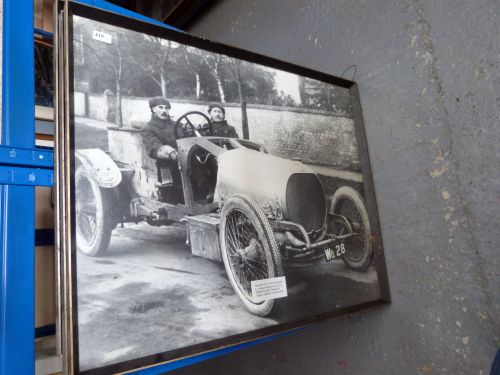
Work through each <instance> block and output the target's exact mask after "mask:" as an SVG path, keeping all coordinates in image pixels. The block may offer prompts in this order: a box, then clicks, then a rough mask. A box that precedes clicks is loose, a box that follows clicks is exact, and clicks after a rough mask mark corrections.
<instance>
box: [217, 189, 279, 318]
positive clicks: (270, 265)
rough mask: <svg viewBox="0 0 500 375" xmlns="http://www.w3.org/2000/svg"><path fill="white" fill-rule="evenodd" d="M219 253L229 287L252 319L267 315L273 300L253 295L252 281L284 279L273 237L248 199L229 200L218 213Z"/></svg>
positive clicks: (257, 209) (264, 220)
mask: <svg viewBox="0 0 500 375" xmlns="http://www.w3.org/2000/svg"><path fill="white" fill-rule="evenodd" d="M220 229H221V235H220V237H221V248H222V249H221V250H222V259H223V261H224V267H225V268H226V272H227V275H228V278H229V281H230V282H231V285H232V287H233V289H234V291H235V292H236V294H238V297H239V298H240V300H241V301H242V302H243V304H244V305H245V307H246V308H247V309H248V310H249V311H250V312H251V313H252V314H255V315H259V316H266V315H268V314H269V313H270V312H271V310H272V308H273V306H274V300H273V299H268V300H265V301H262V300H258V299H256V298H255V297H254V296H253V295H252V288H251V284H252V281H256V280H262V279H269V278H273V277H279V276H282V275H283V267H282V264H281V255H280V251H279V247H278V245H277V243H276V239H275V238H274V233H273V231H272V229H271V226H270V225H269V221H268V220H267V218H266V216H265V215H264V212H263V211H262V209H261V208H260V207H259V206H258V204H257V203H255V202H254V201H253V200H252V199H251V198H250V197H248V196H245V195H235V196H233V197H231V198H229V199H228V200H227V201H226V202H225V203H224V206H223V208H222V212H221V225H220Z"/></svg>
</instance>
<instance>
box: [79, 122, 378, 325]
mask: <svg viewBox="0 0 500 375" xmlns="http://www.w3.org/2000/svg"><path fill="white" fill-rule="evenodd" d="M193 115H202V116H204V115H203V114H202V113H199V112H198V113H196V112H194V113H193V112H191V113H188V114H186V115H184V116H181V117H180V118H179V120H178V121H177V122H176V125H175V127H176V130H178V129H179V128H188V130H189V129H190V130H191V133H192V134H194V135H195V136H194V137H188V138H182V139H178V140H177V145H178V154H179V158H178V165H179V170H180V173H181V178H182V186H175V185H174V184H173V183H172V182H171V178H169V176H168V173H169V172H168V170H167V171H165V170H162V168H159V167H158V166H157V165H156V163H155V160H153V159H151V158H150V157H149V156H148V155H147V154H146V152H145V150H144V146H143V143H142V137H141V133H140V130H138V129H134V128H108V145H109V153H105V152H104V151H102V150H100V149H80V150H77V151H76V152H75V156H76V158H75V168H76V169H75V209H76V229H75V230H76V240H77V241H76V242H77V248H78V250H79V251H80V252H82V253H84V254H86V255H89V256H99V255H102V254H104V252H105V251H106V250H107V248H108V245H109V242H110V238H111V234H112V231H113V230H114V228H115V227H116V226H117V224H120V223H125V222H133V223H138V222H141V221H146V222H147V223H149V224H151V225H155V226H161V225H172V224H183V225H186V226H187V242H188V244H189V245H190V248H191V252H192V253H193V254H194V255H198V256H201V257H204V258H208V259H212V260H216V261H219V262H223V263H224V267H225V269H226V272H227V276H228V278H229V280H230V282H231V285H232V287H233V289H234V291H235V292H236V293H237V295H238V296H239V298H240V299H241V301H242V303H243V304H244V305H245V306H246V308H247V309H248V310H249V311H250V312H251V313H253V314H255V315H260V316H266V315H268V314H269V313H270V312H271V310H272V308H273V305H274V300H273V299H267V300H262V299H261V298H255V297H254V296H253V294H252V288H251V285H252V282H254V281H257V280H264V279H272V278H275V277H279V276H284V270H286V269H287V267H290V266H304V265H313V264H316V263H318V262H324V261H327V262H328V261H331V260H334V259H338V258H341V259H342V260H343V261H344V262H345V264H346V265H347V266H348V267H349V268H351V269H354V270H358V271H365V270H367V268H368V267H369V266H370V264H371V262H372V259H373V249H372V245H371V238H370V237H371V229H370V222H369V218H368V214H367V212H366V208H365V204H364V201H363V198H362V197H361V195H360V194H359V193H358V192H357V191H356V190H354V189H353V188H351V187H348V186H343V187H340V188H338V189H337V190H336V191H335V193H334V195H333V198H332V199H331V203H330V204H327V197H326V195H325V191H324V188H323V185H322V183H321V180H320V178H319V177H318V175H317V174H316V173H314V172H313V170H312V169H311V168H310V167H308V166H306V165H305V164H303V163H301V162H300V161H293V160H288V159H283V158H280V157H277V156H273V155H271V154H268V153H267V151H266V150H265V148H264V147H263V146H261V145H259V144H257V143H254V142H251V141H248V140H243V139H234V138H221V137H203V136H201V135H200V134H199V133H198V132H197V130H196V127H195V126H194V125H193V121H191V120H190V117H191V116H193ZM204 117H206V116H204ZM206 120H207V122H208V119H206ZM166 174H167V175H166Z"/></svg>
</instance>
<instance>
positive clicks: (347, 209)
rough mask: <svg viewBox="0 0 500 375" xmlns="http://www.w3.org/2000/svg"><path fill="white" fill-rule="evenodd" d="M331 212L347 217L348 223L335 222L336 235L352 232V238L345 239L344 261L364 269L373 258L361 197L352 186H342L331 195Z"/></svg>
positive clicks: (369, 231) (369, 228) (351, 266)
mask: <svg viewBox="0 0 500 375" xmlns="http://www.w3.org/2000/svg"><path fill="white" fill-rule="evenodd" d="M331 212H332V213H334V214H337V215H341V216H343V217H344V218H346V219H347V223H346V224H348V225H337V223H335V224H336V225H335V228H336V229H335V230H336V233H335V234H336V235H344V234H347V233H349V232H351V231H352V232H353V233H354V236H353V237H352V238H350V239H348V240H345V245H346V252H345V254H344V255H343V256H342V259H343V261H344V263H345V264H346V265H347V266H348V267H349V268H352V269H354V270H356V271H366V269H368V267H369V266H370V264H371V262H372V260H373V248H372V243H371V227H370V220H369V218H368V213H367V212H366V207H365V203H364V201H363V198H362V197H361V195H360V194H359V193H358V192H357V191H356V190H354V189H353V188H351V187H349V186H343V187H341V188H340V189H338V190H337V191H336V192H335V194H334V196H333V199H332V204H331Z"/></svg>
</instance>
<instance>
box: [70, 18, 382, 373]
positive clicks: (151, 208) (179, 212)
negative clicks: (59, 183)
mask: <svg viewBox="0 0 500 375" xmlns="http://www.w3.org/2000/svg"><path fill="white" fill-rule="evenodd" d="M70 25H71V30H70V36H71V38H70V40H69V51H70V53H69V64H70V69H69V72H70V73H69V80H70V87H71V90H70V92H69V93H66V94H67V97H68V98H69V109H68V110H69V112H68V113H69V123H67V124H66V125H65V126H67V129H69V132H68V133H69V134H70V135H71V145H70V146H69V147H68V148H67V153H68V158H69V159H71V160H72V162H71V167H70V168H69V173H68V177H67V178H68V182H69V186H70V192H71V199H70V201H68V204H70V202H71V205H72V209H71V212H72V214H73V215H74V217H73V221H72V223H73V224H72V226H71V228H70V230H71V235H72V236H73V238H74V241H73V244H72V248H71V249H68V251H71V252H72V253H73V254H74V262H75V263H74V265H75V267H74V268H73V269H71V270H70V273H71V275H70V277H71V278H72V280H73V283H72V285H73V286H72V288H73V290H72V292H73V293H74V296H75V297H74V305H73V306H72V309H73V316H74V317H75V320H74V323H75V332H77V334H75V336H74V337H75V340H76V341H75V346H76V348H77V349H76V351H77V356H76V357H75V358H77V359H78V363H77V364H76V368H77V370H78V371H79V372H85V373H86V372H89V373H92V370H96V369H101V371H102V369H103V368H106V369H107V371H108V372H109V373H111V372H114V371H118V370H120V371H123V369H130V368H136V367H140V366H143V365H148V364H151V363H153V362H154V361H158V360H171V359H177V358H181V357H184V356H186V355H192V354H196V353H198V352H202V351H207V350H215V349H217V348H219V347H222V346H227V345H233V344H237V343H240V342H244V341H248V340H252V339H255V338H259V337H263V336H269V335H271V334H275V333H277V332H280V331H281V330H289V329H292V328H296V327H300V326H303V325H306V324H310V323H312V322H315V321H318V320H321V319H324V318H327V317H334V316H338V315H342V314H343V313H347V312H349V311H354V310H356V309H359V308H361V307H368V306H370V304H371V303H375V302H377V301H379V302H378V303H381V302H380V301H381V300H383V299H384V296H387V295H388V291H387V290H385V288H386V284H385V282H386V275H385V263H384V258H383V252H382V239H381V237H380V231H379V228H378V218H377V212H376V204H375V201H374V193H373V190H372V189H373V188H372V184H371V183H370V182H369V181H371V180H370V179H371V174H370V169H369V163H368V156H367V150H366V146H365V145H364V133H363V127H362V126H363V125H362V120H361V115H360V113H361V112H360V108H359V99H358V98H357V97H356V92H354V94H353V90H352V89H351V88H349V86H348V85H347V84H339V85H336V84H334V83H332V82H335V80H332V81H331V82H328V81H323V80H319V79H315V78H312V77H310V76H308V75H307V74H298V73H296V72H293V71H290V70H292V69H281V67H280V68H278V67H275V66H273V65H276V64H272V63H270V62H269V61H270V60H269V61H267V60H265V59H264V60H263V61H264V63H262V64H260V63H257V62H255V61H258V58H256V59H255V60H254V61H249V59H247V58H241V59H240V58H238V57H237V56H238V54H239V52H238V50H234V51H233V50H232V49H231V48H230V47H224V48H222V47H220V45H216V46H215V47H214V45H215V44H210V43H209V42H206V43H207V48H202V47H200V46H202V45H203V43H204V42H205V41H203V40H200V39H197V38H194V37H193V40H196V43H186V42H185V41H186V40H188V41H189V38H187V37H185V36H182V35H183V34H181V33H177V32H175V31H171V30H170V31H168V30H165V31H164V32H163V31H162V30H160V31H158V32H157V33H149V32H139V31H138V30H137V29H134V30H133V29H132V28H130V29H129V28H128V26H127V21H126V20H124V21H122V22H121V23H120V26H117V25H116V22H114V23H108V22H106V20H105V18H104V19H103V20H99V21H98V20H96V19H92V18H87V17H82V16H80V15H76V14H75V15H73V16H72V17H71V23H70ZM149 28H150V29H151V28H154V26H152V25H149ZM148 30H149V29H148ZM159 35H161V36H159ZM186 38H187V39H186ZM195 45H196V46H195ZM217 48H222V49H220V50H224V51H225V53H219V52H214V50H217ZM283 66H285V65H283ZM285 67H286V66H285ZM343 81H344V80H339V82H343ZM349 82H350V81H349ZM158 358H159V359H158ZM118 365H120V366H121V367H119V368H118ZM114 366H115V367H114Z"/></svg>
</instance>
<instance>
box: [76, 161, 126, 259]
mask: <svg viewBox="0 0 500 375" xmlns="http://www.w3.org/2000/svg"><path fill="white" fill-rule="evenodd" d="M116 201H117V199H116V196H115V194H114V191H113V189H104V188H101V187H99V185H98V184H97V183H96V182H95V181H94V179H93V178H91V177H90V175H89V172H88V170H87V168H85V167H84V166H83V165H81V166H79V167H78V168H77V170H76V173H75V211H76V246H77V249H78V250H79V251H81V252H82V253H84V254H85V255H89V256H102V255H104V253H105V252H106V250H107V249H108V246H109V241H110V239H111V232H112V231H113V229H114V227H115V226H116V224H117V220H116V217H115V215H114V214H113V212H114V211H115V209H116V203H117V202H116Z"/></svg>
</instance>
